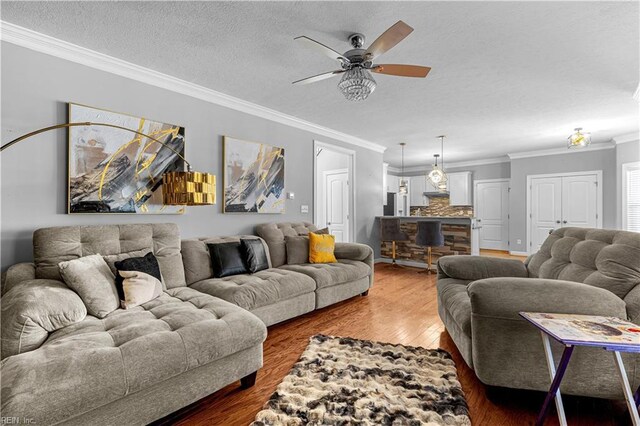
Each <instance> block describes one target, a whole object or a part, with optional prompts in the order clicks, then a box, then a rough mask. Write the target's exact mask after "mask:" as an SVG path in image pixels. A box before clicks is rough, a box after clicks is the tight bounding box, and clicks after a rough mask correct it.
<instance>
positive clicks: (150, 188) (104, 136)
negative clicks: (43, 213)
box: [69, 103, 185, 214]
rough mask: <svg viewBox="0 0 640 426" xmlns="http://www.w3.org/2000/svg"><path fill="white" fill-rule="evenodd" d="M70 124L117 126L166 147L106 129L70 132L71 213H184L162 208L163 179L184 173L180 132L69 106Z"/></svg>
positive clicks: (181, 209)
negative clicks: (164, 175) (166, 175)
mask: <svg viewBox="0 0 640 426" xmlns="http://www.w3.org/2000/svg"><path fill="white" fill-rule="evenodd" d="M69 122H95V123H107V124H115V125H118V126H122V127H126V128H128V129H132V130H135V131H138V132H140V133H144V134H146V135H149V136H151V137H153V138H155V139H158V140H159V141H161V142H163V143H164V144H166V145H167V146H163V145H161V144H159V143H157V142H155V141H153V140H151V139H149V138H146V137H143V136H139V135H136V134H135V133H131V132H128V131H126V130H121V129H114V128H110V127H104V126H79V127H71V128H69V213H140V214H145V213H147V214H154V213H155V214H180V213H183V212H184V207H183V206H165V205H164V204H163V203H162V175H163V174H164V173H165V172H170V171H182V170H184V160H183V159H182V158H180V156H179V155H177V154H176V152H178V153H180V155H182V156H184V143H185V140H184V128H183V127H180V126H175V125H172V124H166V123H160V122H158V121H153V120H148V119H145V118H140V117H133V116H130V115H125V114H119V113H116V112H111V111H105V110H101V109H96V108H91V107H88V106H84V105H78V104H72V103H70V104H69ZM168 147H170V148H172V149H173V150H174V151H176V152H174V151H172V150H171V149H169V148H168Z"/></svg>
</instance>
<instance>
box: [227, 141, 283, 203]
mask: <svg viewBox="0 0 640 426" xmlns="http://www.w3.org/2000/svg"><path fill="white" fill-rule="evenodd" d="M223 143H224V212H225V213H284V205H285V202H284V200H285V193H284V148H279V147H276V146H271V145H266V144H262V143H255V142H246V141H242V140H238V139H233V138H229V137H226V136H225V137H224V142H223Z"/></svg>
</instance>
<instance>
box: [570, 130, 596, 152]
mask: <svg viewBox="0 0 640 426" xmlns="http://www.w3.org/2000/svg"><path fill="white" fill-rule="evenodd" d="M574 130H575V132H574V133H573V134H572V135H571V136H569V137H568V138H567V148H584V147H587V146H589V145H590V144H591V133H583V132H582V127H576V128H575V129H574Z"/></svg>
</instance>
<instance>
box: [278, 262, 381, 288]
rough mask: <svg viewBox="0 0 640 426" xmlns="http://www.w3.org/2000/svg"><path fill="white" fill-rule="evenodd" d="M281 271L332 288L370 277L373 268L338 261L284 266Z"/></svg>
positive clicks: (361, 263) (360, 263)
mask: <svg viewBox="0 0 640 426" xmlns="http://www.w3.org/2000/svg"><path fill="white" fill-rule="evenodd" d="M279 269H286V270H288V271H295V272H299V273H301V274H305V275H308V276H309V277H311V278H313V279H314V281H315V282H316V285H317V286H318V288H324V287H331V286H334V285H337V284H343V283H346V282H350V281H355V280H359V279H360V278H364V277H368V276H369V274H371V268H369V265H367V264H366V263H364V262H360V261H358V260H349V259H338V262H336V263H306V264H302V265H282V266H281V267H280V268H279Z"/></svg>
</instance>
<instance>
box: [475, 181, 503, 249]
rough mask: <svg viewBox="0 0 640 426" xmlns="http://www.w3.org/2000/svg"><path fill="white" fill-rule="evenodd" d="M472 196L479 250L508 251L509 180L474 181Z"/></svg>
mask: <svg viewBox="0 0 640 426" xmlns="http://www.w3.org/2000/svg"><path fill="white" fill-rule="evenodd" d="M473 194H474V203H473V204H474V208H473V211H474V214H475V216H476V218H477V219H476V222H477V226H478V227H480V230H479V232H478V234H479V240H480V241H479V245H480V248H481V249H490V250H504V251H507V250H509V179H486V180H476V181H474V191H473Z"/></svg>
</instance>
